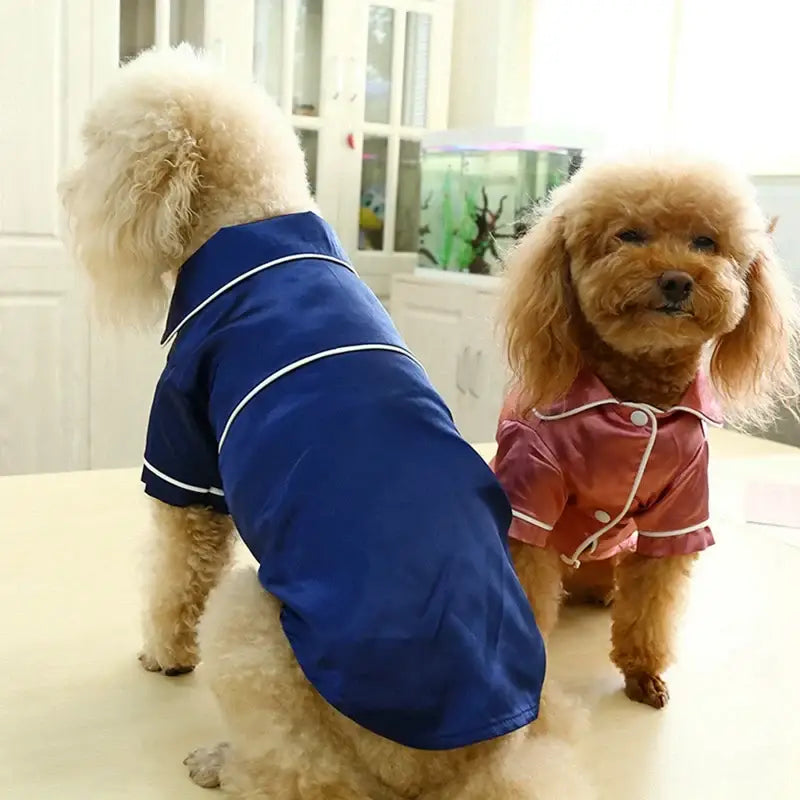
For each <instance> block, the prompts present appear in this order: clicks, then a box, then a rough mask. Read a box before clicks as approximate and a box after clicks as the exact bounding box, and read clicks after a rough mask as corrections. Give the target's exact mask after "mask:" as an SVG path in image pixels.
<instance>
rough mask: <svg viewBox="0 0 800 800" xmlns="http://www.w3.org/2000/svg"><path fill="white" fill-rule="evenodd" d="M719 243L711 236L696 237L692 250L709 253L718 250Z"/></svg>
mask: <svg viewBox="0 0 800 800" xmlns="http://www.w3.org/2000/svg"><path fill="white" fill-rule="evenodd" d="M716 248H717V243H716V242H715V241H714V240H713V239H712V238H711V237H710V236H695V238H694V239H692V249H693V250H699V251H700V252H703V253H708V252H710V251H711V250H716Z"/></svg>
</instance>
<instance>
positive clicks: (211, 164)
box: [61, 46, 590, 800]
mask: <svg viewBox="0 0 800 800" xmlns="http://www.w3.org/2000/svg"><path fill="white" fill-rule="evenodd" d="M83 136H84V144H85V149H86V155H85V160H84V161H83V163H82V164H81V165H80V167H78V168H77V169H76V170H75V171H74V172H73V173H71V174H70V175H69V176H68V177H67V178H66V179H65V180H64V182H63V184H62V187H61V191H62V196H63V200H64V204H65V207H66V209H67V212H68V217H69V223H70V230H71V236H72V241H73V245H74V250H75V253H76V257H77V259H78V261H79V262H80V264H82V265H83V267H84V268H85V269H86V270H87V271H88V273H89V275H90V276H91V279H92V282H93V284H94V287H95V289H96V294H97V299H98V301H99V307H100V309H101V310H104V311H105V312H106V313H107V315H109V316H112V317H114V316H116V315H119V316H120V318H122V319H125V320H131V319H133V318H134V317H136V318H137V319H139V320H141V321H145V322H152V321H154V320H157V319H159V318H160V317H161V316H162V315H163V314H164V312H165V310H166V308H167V304H168V303H169V313H168V315H167V328H166V332H165V335H164V344H165V345H168V346H169V348H170V350H169V356H168V359H167V364H166V367H165V370H164V372H163V374H162V376H161V379H160V380H159V384H158V387H157V388H156V393H155V398H154V402H153V407H152V411H151V418H150V424H149V429H148V435H147V445H146V452H145V465H144V471H143V481H144V483H145V489H146V491H147V493H148V494H150V495H151V496H152V497H153V498H154V503H153V509H154V513H155V521H156V527H157V545H158V546H157V548H156V561H155V564H154V570H153V581H152V586H151V588H150V593H149V597H148V599H147V613H146V635H145V646H144V650H143V652H142V654H141V656H140V660H141V662H142V664H143V666H144V667H145V668H146V669H148V670H151V671H154V672H155V671H161V672H163V673H164V674H166V675H179V674H181V673H184V672H188V671H190V670H192V669H193V668H194V667H195V666H196V665H197V664H198V663H199V662H200V659H201V657H202V661H203V670H202V672H203V674H204V676H205V677H206V679H207V680H208V681H209V683H210V685H211V688H212V690H213V692H214V693H215V695H216V697H217V699H218V701H219V704H220V706H221V709H222V712H223V715H224V719H225V722H226V725H227V729H228V736H229V742H228V743H226V744H225V745H220V746H216V747H212V748H209V749H207V750H203V749H201V750H197V751H195V752H193V753H192V754H191V755H190V756H189V757H188V758H187V760H186V763H187V764H188V766H189V768H190V774H191V776H192V778H193V779H194V780H195V781H196V782H197V783H199V784H201V785H203V786H209V787H211V786H218V785H222V787H223V788H224V789H225V790H227V791H228V792H230V793H231V794H232V795H233V796H235V797H239V798H250V799H251V800H255V799H256V798H276V800H277V799H278V798H280V800H292V799H293V798H294V799H295V800H351V798H364V799H365V800H366V798H370V799H371V800H381V799H382V798H386V799H387V800H388V799H389V798H425V799H427V800H446V799H448V798H449V799H451V800H492V799H493V798H496V799H497V800H501V798H502V800H512V798H516V799H517V800H562V799H564V800H565V799H566V798H570V800H579V799H581V798H584V797H588V796H589V795H590V790H589V788H587V785H586V783H585V782H584V780H583V777H582V774H581V772H580V770H579V769H577V768H576V766H575V765H574V764H573V756H572V751H571V747H570V744H569V743H568V740H569V739H570V738H571V737H572V734H573V727H574V723H575V721H576V720H577V718H578V717H577V716H576V714H574V713H573V711H576V710H575V709H573V708H571V707H570V704H569V702H568V701H566V700H564V699H562V698H557V699H553V698H552V695H548V699H547V701H546V702H545V701H544V700H542V702H541V704H540V702H539V695H540V691H541V687H542V679H543V671H544V657H543V646H542V641H541V637H540V635H539V632H538V630H537V628H536V625H535V622H534V619H533V615H532V614H531V610H530V607H529V604H528V602H527V599H526V598H525V595H524V593H523V591H522V588H521V586H520V584H519V581H518V580H517V579H516V576H515V575H514V571H513V566H512V564H511V560H510V557H509V553H508V549H507V544H506V538H505V537H506V531H507V529H508V525H509V523H510V520H511V508H510V506H509V504H508V501H507V498H506V496H505V494H504V493H503V491H502V489H501V487H500V486H499V484H498V483H497V481H496V479H495V477H494V475H493V473H492V471H491V470H490V469H489V467H488V465H486V464H485V463H484V462H483V461H481V460H480V459H479V458H478V457H477V455H476V454H475V452H474V451H473V450H472V449H471V448H470V447H469V446H468V445H467V444H466V443H464V442H463V440H461V439H460V437H458V435H457V433H456V432H455V429H454V427H453V424H452V420H451V419H450V416H449V413H448V412H447V409H446V408H445V407H444V406H443V404H442V402H441V400H440V398H439V397H438V395H436V393H435V392H434V391H433V389H432V388H431V387H430V384H429V383H428V382H427V378H426V377H425V374H424V372H423V370H422V369H421V368H420V367H419V365H418V363H417V362H416V360H415V359H414V357H413V355H412V354H410V353H409V352H408V351H407V350H406V349H405V346H404V344H403V342H402V341H401V340H400V338H399V336H398V335H397V332H396V331H395V329H394V327H393V326H392V324H391V322H390V320H389V319H388V317H387V316H386V314H385V312H384V311H383V308H382V307H381V306H380V304H379V303H378V301H377V299H376V298H375V297H374V295H372V293H371V292H369V290H368V289H367V288H366V286H365V285H364V284H363V283H362V282H361V281H360V280H359V279H358V277H357V275H355V272H354V270H353V268H352V266H351V265H350V264H349V262H348V260H347V257H346V255H345V254H344V253H343V252H342V251H341V248H340V247H339V245H338V242H337V241H336V237H335V235H334V234H333V233H332V231H331V230H330V228H329V227H328V226H327V225H326V224H325V223H324V222H323V220H322V219H321V218H320V217H319V216H318V215H317V214H316V212H315V208H314V203H313V201H312V198H311V196H310V194H309V189H308V184H307V181H306V174H305V166H304V160H303V155H302V152H301V149H300V147H299V144H298V141H297V138H296V136H295V135H294V133H293V131H292V129H291V127H290V124H289V122H288V120H286V119H285V118H284V117H283V115H282V114H281V113H280V111H279V110H278V109H277V108H276V107H275V105H274V104H273V103H272V102H271V101H270V100H269V99H268V98H267V97H266V96H265V95H264V94H263V92H262V91H261V90H259V89H258V88H257V87H256V86H254V85H249V84H247V83H239V82H236V81H234V80H232V79H230V78H228V77H226V76H225V75H224V74H223V72H222V71H220V70H218V69H217V68H215V67H214V66H212V65H211V64H210V63H209V62H208V61H206V60H204V58H203V57H201V56H199V55H197V54H196V53H194V52H193V51H192V50H191V49H190V48H187V47H185V46H183V47H180V48H176V49H174V50H169V51H165V52H148V53H145V54H143V55H142V56H140V57H139V58H138V59H136V60H134V61H133V62H131V63H129V64H128V65H126V66H125V67H124V68H123V69H122V70H121V72H120V75H119V77H118V79H117V81H116V83H115V84H114V85H113V86H111V87H110V88H109V89H108V90H107V91H106V93H105V94H104V95H103V96H102V97H101V98H100V99H99V100H98V101H97V102H96V103H95V105H94V107H93V108H92V109H91V111H90V113H89V115H88V119H87V121H86V123H85V126H84V131H83ZM234 526H236V530H237V531H238V533H239V534H240V535H241V537H242V539H243V540H244V542H245V544H246V545H247V546H248V548H249V549H250V551H251V553H252V554H253V556H254V557H255V559H256V561H257V562H258V564H259V566H258V570H257V571H256V570H255V569H251V568H244V569H241V570H236V571H227V568H228V565H229V563H230V561H231V557H232V553H233V549H234V539H235V531H234ZM212 590H213V591H212ZM537 716H538V719H537ZM534 720H535V721H534Z"/></svg>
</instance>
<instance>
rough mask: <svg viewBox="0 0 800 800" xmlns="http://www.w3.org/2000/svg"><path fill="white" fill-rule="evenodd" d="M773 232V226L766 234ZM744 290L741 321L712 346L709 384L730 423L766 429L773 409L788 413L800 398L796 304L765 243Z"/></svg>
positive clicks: (773, 255) (781, 272) (749, 272)
mask: <svg viewBox="0 0 800 800" xmlns="http://www.w3.org/2000/svg"><path fill="white" fill-rule="evenodd" d="M773 227H774V221H773V223H772V225H771V226H770V231H769V232H771V230H772V228H773ZM747 289H748V303H747V309H746V311H745V313H744V316H743V317H742V319H741V320H740V322H739V324H738V325H737V326H736V328H734V329H733V330H732V331H731V332H730V333H728V334H726V335H725V336H723V337H722V338H721V339H720V340H719V341H718V342H717V344H716V347H715V349H714V352H713V355H712V358H711V378H712V380H713V382H714V385H715V386H716V388H717V391H718V392H719V394H720V396H721V398H722V400H723V401H724V402H725V404H726V406H727V407H728V408H729V409H730V416H731V419H732V421H734V422H736V423H738V424H741V425H751V426H754V427H766V426H767V425H768V424H769V423H770V422H772V421H773V420H774V418H775V412H776V405H777V404H784V405H787V407H788V404H789V403H790V402H791V401H793V400H795V399H796V398H797V396H798V380H797V331H798V327H797V303H796V300H795V296H794V290H793V287H792V284H791V282H790V280H789V278H788V276H787V275H786V273H785V272H784V270H783V269H782V267H781V265H780V264H779V262H778V259H777V256H776V255H775V253H774V249H773V246H772V242H771V241H770V240H769V239H767V238H766V237H765V244H764V247H763V248H762V250H761V251H760V252H759V253H758V255H757V256H756V257H755V258H754V259H753V261H752V262H751V264H750V266H749V269H748V273H747Z"/></svg>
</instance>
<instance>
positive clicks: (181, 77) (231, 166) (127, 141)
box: [59, 45, 313, 323]
mask: <svg viewBox="0 0 800 800" xmlns="http://www.w3.org/2000/svg"><path fill="white" fill-rule="evenodd" d="M82 138H83V144H84V150H85V157H84V160H83V162H82V163H81V164H80V165H79V166H78V167H77V168H75V169H74V170H73V171H72V172H71V173H69V174H68V175H67V176H66V177H65V178H64V179H63V180H62V182H61V184H60V186H59V192H60V195H61V198H62V202H63V205H64V207H65V210H66V213H67V222H68V228H69V232H70V244H71V246H72V249H73V250H74V253H75V255H76V258H77V261H78V262H79V263H80V264H81V265H82V266H83V267H84V268H85V270H86V271H87V272H88V274H89V277H90V278H91V282H92V284H93V286H94V289H95V295H96V300H97V305H98V310H99V311H100V312H101V313H103V314H104V315H105V316H110V317H112V318H113V317H118V318H120V317H121V318H123V319H125V320H128V321H143V322H147V323H149V322H152V321H155V319H156V318H158V317H160V316H161V315H162V314H163V312H164V307H165V304H166V301H167V297H168V292H169V288H170V287H169V284H170V282H171V281H170V279H174V276H175V275H176V274H177V271H178V269H179V268H180V265H181V264H182V263H183V262H184V261H185V260H186V259H187V258H188V256H190V255H191V254H192V253H193V252H194V250H196V249H197V248H198V247H199V246H200V245H201V244H202V243H203V242H204V241H205V240H206V239H208V238H209V237H210V236H211V235H213V234H214V233H215V232H216V231H217V230H218V229H219V228H220V227H223V226H225V225H233V224H240V223H244V222H250V221H253V220H257V219H263V218H266V217H270V216H275V215H278V214H283V213H290V212H293V211H304V210H309V209H311V208H313V202H312V200H311V196H310V193H309V190H308V182H307V179H306V171H305V160H304V157H303V153H302V150H301V148H300V145H299V142H298V140H297V137H296V135H295V133H294V131H293V130H292V128H291V125H290V123H289V121H288V120H287V119H286V117H285V116H284V115H283V114H282V113H281V111H280V109H279V108H278V107H277V106H276V105H275V103H273V102H272V100H270V98H269V97H268V96H267V95H266V94H265V93H264V92H263V91H262V90H261V89H260V88H259V87H257V86H256V85H254V84H251V83H248V82H247V81H237V80H235V79H233V78H231V77H229V76H227V75H226V74H225V73H224V72H223V71H222V70H221V69H220V68H218V67H216V66H215V65H214V64H213V62H212V61H211V60H209V59H208V58H206V57H204V56H201V55H200V54H198V53H196V52H195V51H193V50H192V48H191V47H189V46H188V45H181V46H179V47H177V48H174V49H170V50H165V51H155V50H151V51H147V52H145V53H143V54H142V55H140V56H139V57H138V58H136V59H135V60H133V61H131V62H129V63H128V64H127V65H125V66H124V67H123V68H122V69H120V71H119V73H118V75H117V76H116V80H115V81H114V82H113V83H112V85H111V86H109V87H108V89H107V90H106V91H105V92H104V93H103V94H102V96H101V97H100V98H99V99H98V100H97V102H96V103H95V104H94V105H93V106H92V108H91V109H90V110H89V112H88V115H87V118H86V120H85V123H84V126H83V131H82Z"/></svg>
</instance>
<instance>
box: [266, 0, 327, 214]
mask: <svg viewBox="0 0 800 800" xmlns="http://www.w3.org/2000/svg"><path fill="white" fill-rule="evenodd" d="M334 4H335V2H332V0H254V19H253V75H254V77H255V79H256V80H257V81H258V83H260V84H261V85H262V86H263V87H264V88H265V89H266V90H267V91H268V92H269V93H270V94H271V95H272V96H273V97H274V98H275V100H276V101H277V102H278V104H279V105H280V106H281V108H283V110H284V111H285V112H286V113H287V114H289V115H291V117H292V121H293V123H294V127H295V130H296V132H297V135H298V137H299V139H300V144H301V145H302V147H303V151H304V152H305V155H306V165H307V169H308V176H309V183H310V184H311V190H312V192H313V193H314V195H315V196H317V199H318V202H320V205H322V206H323V211H329V212H330V213H333V209H332V208H331V207H330V206H331V204H330V202H328V201H325V199H324V198H320V197H319V186H318V174H319V168H318V164H319V157H320V144H321V140H322V139H323V138H324V137H325V135H326V134H325V132H324V131H323V121H324V116H325V115H329V114H330V108H326V107H325V106H326V104H325V102H324V101H323V94H322V84H323V59H324V58H325V56H326V53H325V50H326V46H325V31H326V26H327V24H328V23H327V21H326V17H325V14H326V13H327V12H328V8H329V6H331V5H334ZM325 206H327V208H325Z"/></svg>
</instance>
